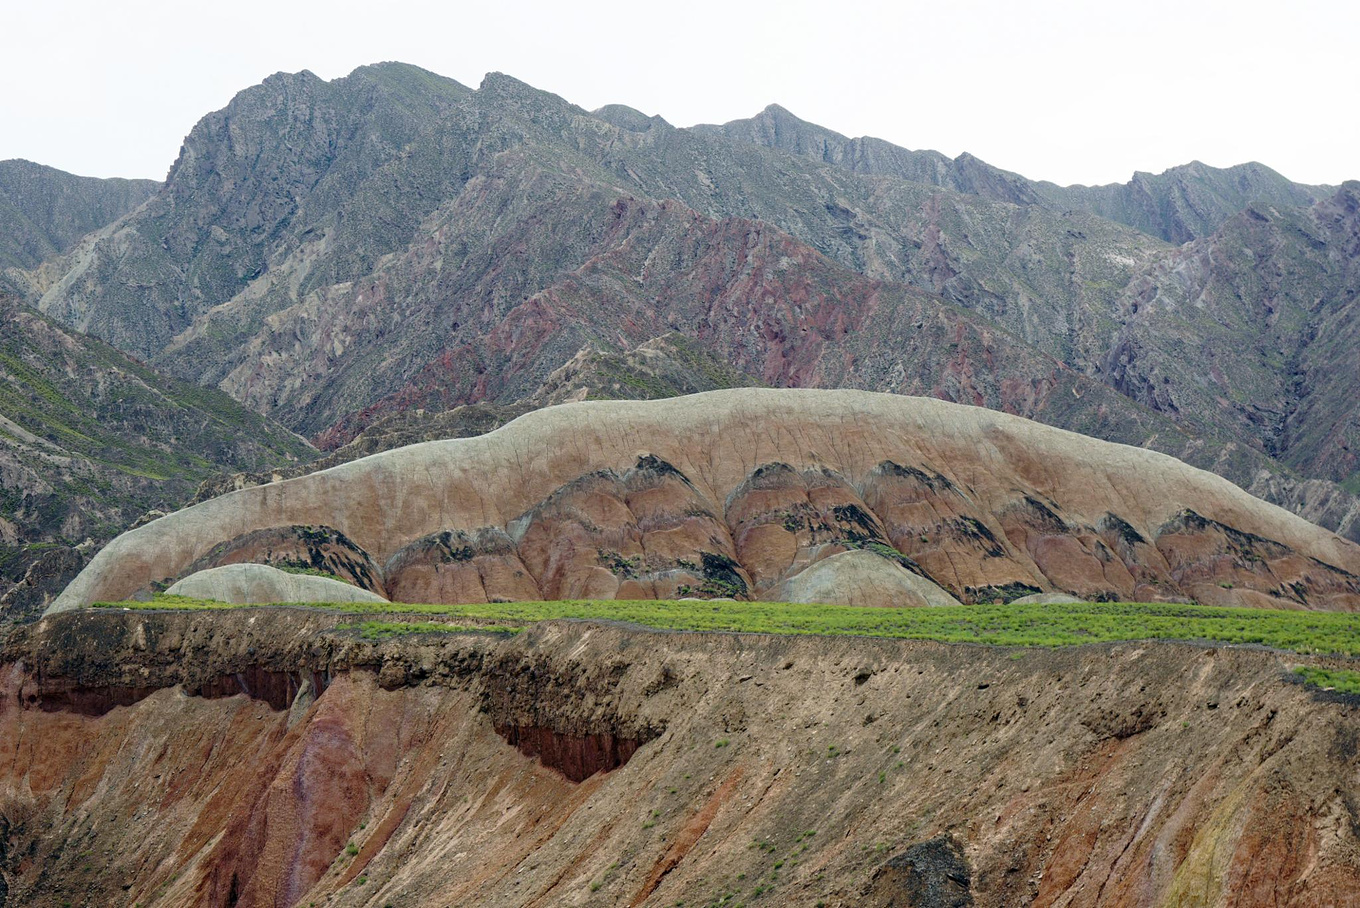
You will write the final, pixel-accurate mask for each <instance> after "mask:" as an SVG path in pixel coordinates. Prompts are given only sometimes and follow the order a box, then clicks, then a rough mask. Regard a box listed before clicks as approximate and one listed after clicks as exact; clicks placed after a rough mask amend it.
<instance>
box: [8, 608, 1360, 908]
mask: <svg viewBox="0 0 1360 908" xmlns="http://www.w3.org/2000/svg"><path fill="white" fill-rule="evenodd" d="M341 620H344V619H343V617H341V616H335V615H327V614H320V613H317V612H314V611H311V612H309V611H303V610H265V611H255V612H251V613H244V612H234V613H213V614H208V613H179V614H172V613H158V614H145V613H137V614H125V613H119V612H109V611H104V610H97V611H84V612H78V613H74V614H68V615H59V616H53V617H51V618H48V619H46V620H45V621H43V622H41V623H39V624H37V625H32V626H30V627H28V628H25V629H21V630H19V631H17V632H15V633H14V634H13V635H12V636H11V638H10V640H9V642H8V644H7V646H6V648H5V651H4V654H3V659H0V694H3V695H2V696H0V740H4V741H5V742H6V745H7V746H6V755H5V759H4V760H3V761H0V816H2V817H4V818H5V819H4V822H3V824H0V878H2V879H4V880H5V882H6V886H7V888H8V892H9V898H10V899H11V901H12V904H23V905H26V906H34V908H57V906H60V905H62V904H63V903H65V902H72V903H75V902H77V901H85V902H88V903H90V904H101V905H102V904H141V905H148V906H157V908H170V906H195V908H204V906H208V908H225V906H228V905H235V906H237V908H259V906H278V908H284V906H293V905H297V904H308V903H310V902H316V903H317V904H323V903H324V904H329V905H334V906H337V908H351V906H355V908H357V906H360V905H365V906H371V905H383V904H388V903H391V904H393V905H403V904H406V905H450V904H454V905H457V904H474V903H475V904H478V905H486V906H492V908H495V906H524V905H544V906H546V905H570V904H593V905H650V906H662V905H666V906H672V905H674V904H675V903H676V902H679V901H683V902H685V903H686V904H701V905H702V904H708V903H710V902H713V901H718V900H721V899H723V897H724V896H726V895H728V894H729V893H731V894H732V897H731V899H729V901H731V902H736V901H744V902H747V903H750V902H751V901H752V900H753V898H756V897H758V896H759V895H760V894H762V893H763V894H765V897H766V898H767V899H770V900H772V901H771V904H774V903H778V904H790V905H808V906H811V905H815V904H817V903H818V902H823V903H825V904H827V905H836V906H850V905H871V906H880V908H882V906H888V905H903V904H920V900H921V899H922V898H924V897H928V898H931V899H948V900H949V901H937V902H934V904H952V905H964V904H969V903H971V904H973V905H976V906H978V908H992V906H997V908H1000V906H1007V908H1009V906H1014V905H1034V906H1054V905H1083V906H1085V905H1097V904H1099V905H1118V906H1124V905H1127V906H1133V905H1147V904H1157V905H1178V904H1179V905H1191V904H1195V905H1200V904H1234V905H1263V904H1279V905H1286V904H1287V905H1291V906H1295V908H1313V906H1317V908H1322V906H1330V908H1354V906H1356V905H1357V904H1360V896H1358V895H1357V894H1358V893H1360V839H1357V833H1356V826H1355V824H1354V823H1353V822H1351V820H1350V818H1351V817H1353V816H1355V814H1356V811H1357V809H1360V808H1357V805H1356V804H1355V803H1354V798H1353V796H1352V795H1351V794H1350V792H1351V790H1352V788H1353V786H1352V784H1351V780H1353V778H1354V777H1355V774H1356V773H1357V772H1360V756H1357V753H1360V746H1357V742H1360V711H1357V708H1356V707H1355V706H1354V705H1353V704H1352V703H1351V702H1350V701H1348V700H1347V699H1346V698H1344V697H1338V696H1336V695H1328V694H1321V693H1316V692H1310V691H1309V690H1307V689H1305V688H1304V687H1303V686H1301V685H1299V684H1295V683H1291V682H1290V680H1289V679H1290V672H1289V669H1290V668H1291V667H1292V665H1293V664H1294V663H1295V659H1294V658H1293V657H1290V656H1287V655H1284V654H1280V653H1272V652H1265V651H1261V650H1249V649H1235V648H1206V647H1202V646H1191V645H1181V644H1169V643H1160V644H1123V645H1117V646H1093V647H1083V648H1076V649H1067V650H1058V651H1045V650H1017V651H1007V650H995V649H988V648H979V647H970V646H948V645H940V644H929V643H916V642H904V641H884V640H871V639H847V638H840V639H808V638H779V637H768V636H742V635H730V634H718V635H697V634H675V633H650V632H638V631H627V630H622V629H618V628H609V627H603V626H598V625H589V624H582V623H554V624H547V625H541V626H538V627H536V628H533V629H530V630H528V631H526V632H525V633H523V634H521V635H518V636H517V637H514V638H510V639H503V638H498V637H495V636H492V635H488V634H480V635H479V634H468V635H462V634H449V635H442V636H439V637H430V636H422V637H412V638H407V639H404V640H400V641H392V642H388V643H384V644H373V643H369V642H365V641H362V640H360V639H359V638H357V637H356V636H354V635H353V634H352V633H346V632H329V631H327V630H326V628H327V626H328V625H329V624H332V623H334V622H337V621H341ZM252 673H253V674H252ZM269 673H273V674H274V675H287V676H289V677H291V678H292V679H293V682H292V688H293V690H297V691H301V690H302V688H303V687H304V686H313V690H312V692H311V693H309V694H303V695H299V696H297V697H296V702H295V703H294V704H293V706H292V708H291V709H283V708H278V707H280V705H281V704H280V702H279V699H278V697H277V694H276V693H275V692H273V689H269V690H266V691H265V692H264V693H257V694H256V697H257V698H252V697H247V696H226V697H222V696H219V694H222V693H230V692H231V691H228V690H225V689H215V688H213V686H212V682H213V679H220V678H225V677H231V676H234V675H239V676H241V677H242V678H245V679H246V680H247V681H249V680H250V679H251V678H257V679H258V678H264V677H268V676H269ZM177 685H182V689H177V687H176V686H177ZM258 686H259V685H257V687H258ZM134 687H135V688H139V689H140V694H141V696H140V698H133V697H130V696H129V697H125V698H124V700H122V701H119V703H121V704H123V705H117V704H109V705H110V706H111V707H112V708H107V709H104V710H84V711H81V710H74V711H73V710H71V709H69V708H67V707H66V706H63V705H61V703H60V697H61V695H62V692H64V691H66V692H69V691H98V690H101V689H102V690H106V691H109V690H129V689H131V688H134ZM266 687H267V686H266ZM279 689H280V690H283V691H284V692H285V693H286V692H287V688H286V687H285V688H279ZM317 690H319V691H320V693H319V695H317V694H316V691H317ZM195 691H199V692H202V693H204V694H206V696H194V695H192V693H193V692H195ZM186 693H188V694H190V695H188V696H186ZM44 703H46V704H47V706H48V708H47V709H44V708H40V707H41V706H42V704H44ZM53 707H56V708H53ZM89 712H98V713H99V714H98V715H87V714H85V713H89ZM498 728H499V729H502V730H503V731H507V732H508V731H509V730H510V729H516V730H517V731H516V732H514V733H513V734H511V735H510V736H511V738H512V739H514V740H516V741H518V743H519V744H520V745H521V746H523V745H524V744H525V742H526V740H528V739H532V741H533V746H532V747H530V748H527V749H531V750H535V751H537V752H540V753H549V752H551V753H556V754H559V755H564V757H565V759H564V763H563V766H564V769H566V771H567V772H568V773H571V774H573V775H578V776H582V777H583V778H584V781H581V782H579V783H578V782H575V781H572V779H571V778H570V777H569V776H568V775H564V774H563V773H562V772H559V771H557V770H555V769H552V768H549V767H545V766H543V765H542V764H540V763H539V761H538V760H537V759H535V758H533V757H528V756H525V755H523V754H522V753H520V752H519V750H518V749H517V748H516V747H515V746H514V745H512V744H511V743H508V742H507V741H506V740H505V739H504V738H503V737H502V736H501V735H500V734H498V733H497V729H498ZM587 742H591V743H587ZM625 742H632V743H631V744H629V743H625ZM635 745H636V749H635V750H634V749H632V748H633V747H634V746H635ZM628 750H631V751H632V752H631V753H630V754H628V753H626V751H628ZM610 755H614V756H617V757H618V758H619V759H618V763H619V764H620V765H617V766H616V768H613V769H612V770H610V771H605V772H600V771H596V772H594V773H593V774H587V773H585V770H587V769H592V768H594V769H597V770H608V769H610V765H611V763H613V762H614V761H613V758H612V757H611V756H610ZM571 760H576V761H577V762H576V763H575V764H572V763H571ZM591 761H594V762H591ZM625 761H626V762H625ZM573 765H574V769H573ZM351 844H352V846H353V847H352V848H351V847H349V846H350V845H351Z"/></svg>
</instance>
